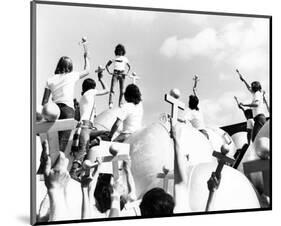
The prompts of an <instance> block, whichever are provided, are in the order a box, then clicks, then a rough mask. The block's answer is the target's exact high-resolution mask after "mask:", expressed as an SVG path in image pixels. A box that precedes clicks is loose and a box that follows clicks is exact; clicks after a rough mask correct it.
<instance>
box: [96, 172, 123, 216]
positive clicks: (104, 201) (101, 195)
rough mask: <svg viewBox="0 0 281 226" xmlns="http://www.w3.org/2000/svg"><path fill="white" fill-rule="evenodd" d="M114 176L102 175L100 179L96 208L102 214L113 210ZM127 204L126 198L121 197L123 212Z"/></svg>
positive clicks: (97, 187)
mask: <svg viewBox="0 0 281 226" xmlns="http://www.w3.org/2000/svg"><path fill="white" fill-rule="evenodd" d="M111 177H112V174H107V173H101V174H100V175H99V177H98V181H97V185H96V189H95V192H94V198H95V200H96V207H97V209H98V211H100V212H101V213H105V212H106V211H107V210H109V209H110V208H111V194H112V193H113V187H112V185H111V184H110V180H111ZM125 204H126V201H125V200H124V197H123V196H121V197H120V209H121V210H122V209H123V208H124V206H125Z"/></svg>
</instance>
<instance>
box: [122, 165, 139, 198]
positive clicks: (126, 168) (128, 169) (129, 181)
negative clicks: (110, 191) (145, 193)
mask: <svg viewBox="0 0 281 226" xmlns="http://www.w3.org/2000/svg"><path fill="white" fill-rule="evenodd" d="M123 167H124V171H125V174H126V178H127V185H128V190H129V194H128V197H129V201H131V202H132V201H135V200H136V199H137V196H136V185H135V180H134V177H133V174H132V171H131V160H128V161H124V164H123Z"/></svg>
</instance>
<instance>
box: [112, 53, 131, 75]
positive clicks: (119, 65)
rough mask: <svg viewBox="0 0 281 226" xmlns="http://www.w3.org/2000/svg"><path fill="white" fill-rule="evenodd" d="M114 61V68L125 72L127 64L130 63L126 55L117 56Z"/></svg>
mask: <svg viewBox="0 0 281 226" xmlns="http://www.w3.org/2000/svg"><path fill="white" fill-rule="evenodd" d="M113 62H114V70H118V71H123V72H124V71H125V69H126V66H127V64H128V63H129V60H128V58H127V57H125V56H116V58H115V59H114V61H113Z"/></svg>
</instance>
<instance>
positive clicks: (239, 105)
mask: <svg viewBox="0 0 281 226" xmlns="http://www.w3.org/2000/svg"><path fill="white" fill-rule="evenodd" d="M234 99H235V101H236V103H237V106H238V108H239V109H241V110H242V111H243V112H244V111H245V109H244V108H243V107H242V106H241V103H239V101H238V98H237V97H236V96H234Z"/></svg>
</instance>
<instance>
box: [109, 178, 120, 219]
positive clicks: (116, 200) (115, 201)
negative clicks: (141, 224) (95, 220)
mask: <svg viewBox="0 0 281 226" xmlns="http://www.w3.org/2000/svg"><path fill="white" fill-rule="evenodd" d="M119 190H120V183H119V181H118V180H116V181H114V184H113V193H112V194H111V208H110V211H109V215H108V216H109V217H119V216H120V192H119Z"/></svg>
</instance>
